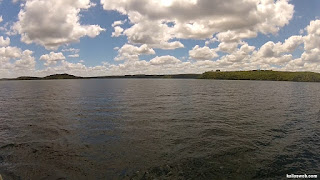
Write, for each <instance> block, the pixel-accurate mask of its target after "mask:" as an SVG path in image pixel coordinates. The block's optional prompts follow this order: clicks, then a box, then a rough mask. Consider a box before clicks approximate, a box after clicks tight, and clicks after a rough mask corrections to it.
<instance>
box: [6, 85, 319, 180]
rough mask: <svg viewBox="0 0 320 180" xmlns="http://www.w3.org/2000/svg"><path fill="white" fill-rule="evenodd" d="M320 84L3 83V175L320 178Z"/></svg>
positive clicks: (46, 177)
mask: <svg viewBox="0 0 320 180" xmlns="http://www.w3.org/2000/svg"><path fill="white" fill-rule="evenodd" d="M319 92H320V84H319V83H295V82H268V81H263V82H262V81H215V80H171V79H164V80H161V79H127V80H126V79H114V80H112V79H107V80H50V81H1V82H0V174H1V175H2V176H3V177H4V179H6V180H7V179H59V178H60V179H105V178H106V177H108V178H109V179H113V178H116V179H119V178H120V179H123V178H124V179H130V178H133V179H154V178H160V179H163V178H169V179H171V178H174V179H176V178H182V179H185V178H191V179H194V178H197V179H212V178H215V179H230V178H232V179H234V178H236V179H243V178H245V179H248V178H258V179H259V178H261V179H264V178H284V177H285V175H286V174H291V173H294V174H299V173H301V174H304V173H307V174H317V173H319V170H320V157H319V154H320V139H319V136H320V133H319V132H320V123H319V122H320V101H319V99H320V93H319Z"/></svg>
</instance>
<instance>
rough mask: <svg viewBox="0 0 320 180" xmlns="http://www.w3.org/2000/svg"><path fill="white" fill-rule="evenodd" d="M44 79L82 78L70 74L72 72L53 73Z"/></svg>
mask: <svg viewBox="0 0 320 180" xmlns="http://www.w3.org/2000/svg"><path fill="white" fill-rule="evenodd" d="M42 79H81V77H78V76H74V75H70V74H53V75H50V76H46V77H44V78H42Z"/></svg>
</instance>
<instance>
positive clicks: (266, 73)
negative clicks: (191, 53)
mask: <svg viewBox="0 0 320 180" xmlns="http://www.w3.org/2000/svg"><path fill="white" fill-rule="evenodd" d="M201 79H225V80H269V81H297V82H320V74H319V73H314V72H286V71H271V70H255V71H226V72H213V71H209V72H205V73H203V74H202V75H201Z"/></svg>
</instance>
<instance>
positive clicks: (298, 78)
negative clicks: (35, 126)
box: [0, 70, 320, 82]
mask: <svg viewBox="0 0 320 180" xmlns="http://www.w3.org/2000/svg"><path fill="white" fill-rule="evenodd" d="M132 78H141V79H217V80H263V81H294V82H320V73H314V72H290V71H272V70H252V71H224V72H222V71H208V72H205V73H203V74H172V75H145V74H137V75H124V76H96V77H80V76H74V75H70V74H53V75H49V76H45V77H31V76H21V77H18V78H6V79H0V80H2V81H5V80H7V81H11V80H53V79H132Z"/></svg>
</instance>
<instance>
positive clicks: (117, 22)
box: [111, 20, 126, 27]
mask: <svg viewBox="0 0 320 180" xmlns="http://www.w3.org/2000/svg"><path fill="white" fill-rule="evenodd" d="M125 22H126V20H124V21H114V22H113V23H112V25H111V26H112V27H116V26H120V25H122V24H124V23H125Z"/></svg>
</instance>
